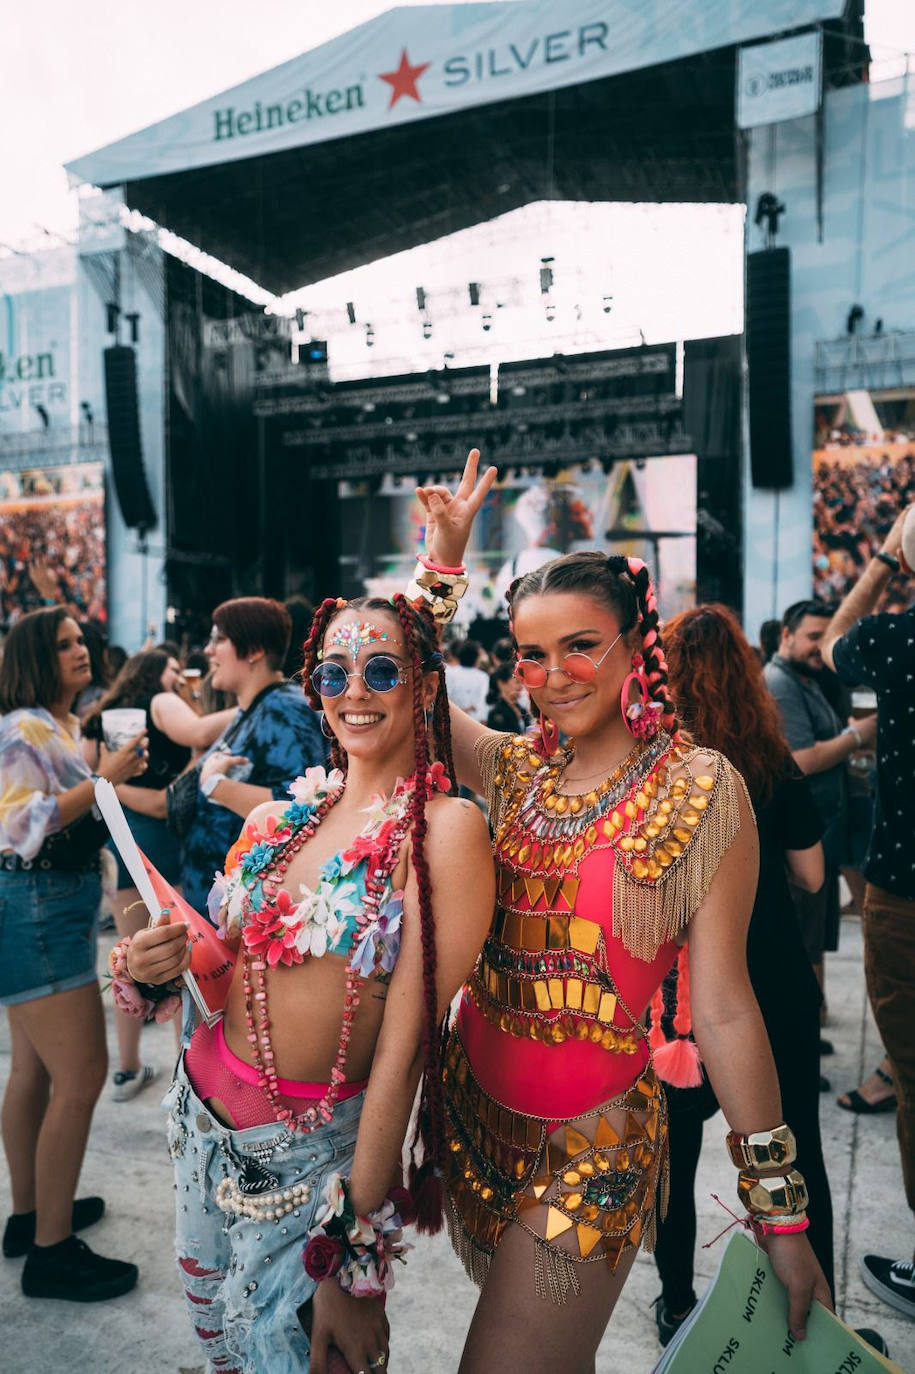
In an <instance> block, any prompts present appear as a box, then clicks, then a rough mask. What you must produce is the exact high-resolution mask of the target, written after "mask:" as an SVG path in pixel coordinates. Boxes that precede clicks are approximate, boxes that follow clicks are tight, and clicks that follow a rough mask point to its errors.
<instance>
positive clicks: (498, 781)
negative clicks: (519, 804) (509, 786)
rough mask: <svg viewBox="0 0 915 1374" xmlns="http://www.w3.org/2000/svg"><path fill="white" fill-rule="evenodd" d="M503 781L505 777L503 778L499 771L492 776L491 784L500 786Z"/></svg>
mask: <svg viewBox="0 0 915 1374" xmlns="http://www.w3.org/2000/svg"><path fill="white" fill-rule="evenodd" d="M504 781H505V779H504V778H503V776H502V774H501V773H496V774H495V776H494V777H493V780H492V782H493V786H494V787H501V786H502V784H503V782H504Z"/></svg>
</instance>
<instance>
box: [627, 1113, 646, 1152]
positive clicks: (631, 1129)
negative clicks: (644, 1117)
mask: <svg viewBox="0 0 915 1374" xmlns="http://www.w3.org/2000/svg"><path fill="white" fill-rule="evenodd" d="M644 1134H645V1132H644V1131H643V1130H642V1127H641V1126H640V1125H639V1123H638V1122H637V1121H636V1119H635V1117H634V1116H633V1115H632V1112H627V1113H626V1134H625V1135H624V1136H623V1140H624V1142H625V1144H627V1145H632V1144H634V1143H638V1141H640V1140H641V1139H642V1137H643V1136H644Z"/></svg>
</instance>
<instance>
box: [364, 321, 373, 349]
mask: <svg viewBox="0 0 915 1374" xmlns="http://www.w3.org/2000/svg"><path fill="white" fill-rule="evenodd" d="M365 346H366V348H374V347H375V331H374V329H373V328H372V326H371V325H370V324H367V325H366V326H365Z"/></svg>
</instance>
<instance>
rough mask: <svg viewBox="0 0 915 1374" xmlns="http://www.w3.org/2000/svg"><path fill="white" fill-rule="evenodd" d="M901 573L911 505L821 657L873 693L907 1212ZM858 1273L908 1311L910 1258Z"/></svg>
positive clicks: (910, 1180) (913, 1153) (914, 1176)
mask: <svg viewBox="0 0 915 1374" xmlns="http://www.w3.org/2000/svg"><path fill="white" fill-rule="evenodd" d="M899 573H902V574H903V575H906V576H908V577H909V578H911V577H912V575H913V573H915V505H911V506H909V507H908V510H906V511H903V513H902V514H901V515H900V516H899V518H898V519H897V520H896V523H895V524H894V525H893V528H892V529H891V530H890V532H889V534H888V535H887V537H886V539H885V540H884V542H883V545H882V547H881V548H880V549H879V551H878V552H877V553H876V554H875V555H874V557H873V558H872V559H871V561H870V563H868V565H867V567H866V568H865V569H864V571H863V573H862V574H861V577H860V578H859V580H858V582H857V584H856V585H855V586H854V587H853V588H852V590H851V591H850V592H849V593H848V595H847V596H846V597H845V599H844V601H843V602H842V604H841V606H840V607H839V609H838V610H837V611H836V613H835V615H834V616H833V618H832V619H831V620H830V622H829V624H828V625H827V627H826V631H825V634H824V636H823V657H824V658H825V660H826V662H827V663H828V664H829V665H830V667H834V668H835V671H836V672H837V673H838V675H839V677H840V678H841V679H842V681H843V682H849V683H865V684H866V685H867V686H868V687H873V689H874V691H875V692H876V694H877V805H876V810H875V814H874V826H873V830H872V832H871V840H870V847H869V849H868V852H867V859H866V862H865V866H864V874H865V877H866V878H867V888H866V891H865V897H864V914H863V919H862V930H863V935H864V969H865V974H866V976H867V991H868V996H869V998H870V1003H871V1007H872V1008H873V1012H874V1019H875V1021H876V1022H877V1029H878V1030H879V1031H880V1035H881V1038H882V1040H883V1044H884V1048H885V1049H886V1052H887V1056H888V1058H889V1061H890V1066H891V1068H892V1076H893V1081H894V1084H895V1088H896V1104H897V1116H896V1129H897V1134H898V1137H899V1152H900V1155H901V1158H902V1176H903V1184H904V1187H905V1192H906V1198H907V1201H908V1204H909V1206H910V1207H911V1209H912V1211H913V1212H915V1048H913V1047H915V1037H913V1027H915V846H913V843H912V832H913V822H915V805H913V802H912V779H913V776H915V607H910V608H909V610H907V611H902V612H884V613H883V614H877V615H875V614H874V610H875V608H876V606H877V603H878V602H879V601H880V599H881V598H882V596H883V593H884V592H885V591H886V588H887V586H888V584H889V582H890V579H891V578H892V577H893V575H894V574H899ZM906 590H908V588H906ZM861 1275H862V1278H863V1279H864V1282H865V1283H866V1284H867V1286H868V1288H869V1289H870V1290H871V1291H872V1292H873V1293H876V1294H877V1296H878V1297H879V1298H882V1299H883V1301H884V1302H886V1303H889V1304H890V1306H891V1307H895V1308H896V1309H897V1310H898V1311H900V1312H904V1313H905V1314H906V1316H908V1317H915V1257H913V1258H909V1257H906V1258H905V1259H897V1260H894V1259H892V1258H888V1257H886V1256H883V1255H864V1256H863V1257H862V1260H861Z"/></svg>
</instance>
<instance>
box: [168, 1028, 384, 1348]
mask: <svg viewBox="0 0 915 1374" xmlns="http://www.w3.org/2000/svg"><path fill="white" fill-rule="evenodd" d="M364 1096H365V1094H364V1093H358V1094H357V1095H355V1096H354V1097H350V1098H347V1099H346V1101H344V1102H338V1103H337V1105H336V1106H335V1108H334V1116H333V1120H332V1121H331V1122H330V1123H329V1124H328V1125H326V1126H320V1127H319V1128H318V1129H317V1130H315V1131H312V1132H310V1133H309V1134H307V1135H301V1134H299V1133H296V1134H294V1135H290V1133H289V1132H288V1131H286V1130H285V1128H284V1127H282V1126H281V1125H280V1124H279V1122H276V1121H271V1122H268V1123H267V1124H266V1125H263V1126H250V1127H248V1128H247V1129H246V1130H243V1131H233V1130H230V1129H229V1128H228V1127H226V1126H223V1125H222V1123H221V1122H220V1121H218V1120H217V1119H216V1117H215V1116H214V1115H213V1114H212V1112H211V1111H210V1110H209V1109H208V1108H207V1107H206V1106H205V1105H204V1104H203V1103H202V1102H201V1101H200V1099H199V1098H198V1097H197V1095H196V1093H195V1092H194V1089H193V1088H192V1087H191V1084H190V1080H189V1079H188V1076H187V1072H186V1070H185V1067H184V1056H183V1055H182V1057H181V1059H180V1060H179V1061H178V1068H177V1070H176V1073H175V1078H174V1080H173V1082H172V1085H171V1087H170V1088H169V1090H168V1092H167V1093H166V1096H165V1100H164V1102H163V1104H162V1105H163V1106H164V1107H165V1108H166V1110H167V1111H168V1148H169V1153H170V1154H171V1156H172V1160H173V1161H174V1166H175V1194H176V1219H177V1226H176V1237H175V1248H176V1254H177V1259H178V1272H179V1276H180V1279H181V1282H182V1284H183V1286H184V1292H185V1298H186V1300H187V1306H188V1312H189V1315H190V1318H191V1322H192V1325H193V1327H194V1331H195V1333H196V1335H197V1339H198V1340H199V1342H200V1344H201V1347H202V1350H203V1354H204V1355H205V1357H206V1361H207V1364H206V1369H207V1371H208V1374H217V1371H219V1370H222V1369H225V1370H229V1369H232V1370H243V1371H244V1374H266V1371H268V1370H269V1374H307V1371H308V1367H309V1349H310V1347H309V1342H308V1338H307V1336H306V1335H305V1332H304V1331H303V1330H302V1327H301V1324H300V1323H299V1320H298V1317H297V1315H296V1312H297V1309H298V1307H299V1306H300V1305H301V1304H302V1303H303V1302H306V1301H307V1300H308V1299H309V1298H310V1297H311V1296H312V1294H313V1293H314V1291H315V1287H316V1284H315V1282H314V1280H313V1279H310V1278H309V1277H308V1275H307V1274H306V1273H305V1270H304V1268H303V1267H302V1248H303V1246H304V1244H305V1240H306V1236H307V1233H308V1231H309V1230H310V1229H311V1227H312V1226H314V1224H315V1219H316V1216H317V1215H318V1213H319V1212H320V1211H321V1210H323V1193H324V1187H325V1184H326V1183H327V1180H328V1178H329V1177H330V1176H331V1175H332V1174H336V1173H340V1174H349V1172H350V1169H351V1167H352V1162H353V1153H354V1151H355V1148H356V1135H357V1133H358V1130H359V1118H360V1116H361V1113H362V1103H363V1099H364ZM252 1167H254V1168H255V1169H257V1168H260V1169H263V1170H265V1171H266V1172H268V1173H269V1175H270V1176H271V1178H272V1180H273V1182H272V1183H271V1187H272V1188H275V1189H278V1190H280V1191H283V1190H290V1191H291V1190H292V1189H297V1190H299V1192H300V1193H306V1194H307V1196H306V1197H303V1198H301V1199H300V1200H299V1199H298V1198H297V1200H296V1202H295V1203H293V1204H292V1206H291V1210H289V1211H288V1212H284V1213H283V1214H282V1215H280V1216H276V1215H271V1216H265V1217H263V1218H260V1219H253V1218H251V1217H249V1216H246V1215H243V1214H242V1212H241V1210H239V1211H236V1210H234V1207H233V1206H232V1202H231V1199H229V1200H227V1201H226V1202H225V1210H224V1208H223V1207H221V1206H220V1204H219V1202H218V1200H217V1190H219V1187H220V1184H223V1189H225V1188H226V1187H227V1186H229V1184H226V1183H224V1180H229V1182H230V1184H232V1185H233V1190H234V1186H235V1185H236V1184H237V1182H240V1181H241V1180H242V1175H243V1171H244V1170H245V1169H246V1168H248V1169H250V1168H252Z"/></svg>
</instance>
